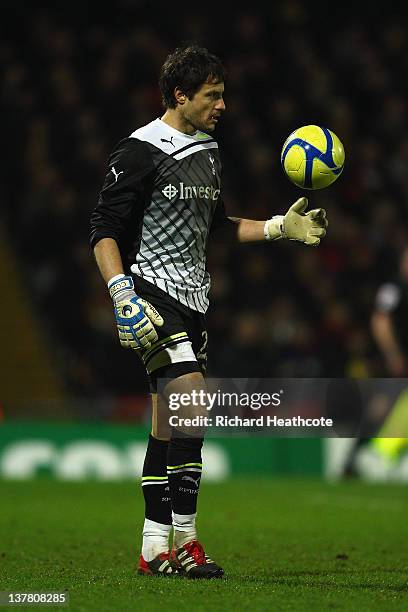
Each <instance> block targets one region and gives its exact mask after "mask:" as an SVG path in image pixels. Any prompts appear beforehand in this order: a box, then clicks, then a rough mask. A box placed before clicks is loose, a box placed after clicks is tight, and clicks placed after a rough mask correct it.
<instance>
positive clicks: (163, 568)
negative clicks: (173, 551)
mask: <svg viewBox="0 0 408 612" xmlns="http://www.w3.org/2000/svg"><path fill="white" fill-rule="evenodd" d="M137 573H138V574H142V575H144V576H175V575H177V574H178V571H177V569H176V568H175V567H173V566H172V565H171V563H170V553H169V552H163V553H160V555H157V557H155V558H154V559H153V560H152V561H145V560H144V559H143V555H140V560H139V567H138V568H137Z"/></svg>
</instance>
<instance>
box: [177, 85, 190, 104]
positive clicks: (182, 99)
mask: <svg viewBox="0 0 408 612" xmlns="http://www.w3.org/2000/svg"><path fill="white" fill-rule="evenodd" d="M174 97H175V99H176V102H177V103H178V104H184V102H185V101H186V99H187V96H186V94H185V93H183V92H182V91H181V89H179V88H178V87H176V89H175V90H174Z"/></svg>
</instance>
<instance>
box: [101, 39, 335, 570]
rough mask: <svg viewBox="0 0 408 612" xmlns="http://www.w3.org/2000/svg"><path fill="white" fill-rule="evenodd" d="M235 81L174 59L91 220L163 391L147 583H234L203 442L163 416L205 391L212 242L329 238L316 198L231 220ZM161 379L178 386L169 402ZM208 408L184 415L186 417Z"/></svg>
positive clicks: (118, 156)
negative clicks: (230, 106)
mask: <svg viewBox="0 0 408 612" xmlns="http://www.w3.org/2000/svg"><path fill="white" fill-rule="evenodd" d="M224 81H225V70H224V67H223V66H222V64H221V62H220V60H219V59H218V58H217V57H216V56H214V55H212V54H210V53H209V52H208V51H207V50H206V49H204V48H201V47H198V46H196V45H190V46H185V47H182V48H178V49H176V50H175V51H174V53H172V54H170V55H169V57H168V58H167V60H166V61H165V63H164V65H163V66H162V69H161V74H160V80H159V86H160V90H161V94H162V99H163V105H164V109H165V110H164V114H163V116H162V117H161V118H158V119H155V120H153V121H152V122H150V123H148V124H147V125H145V126H143V127H140V128H138V129H137V130H135V131H134V132H133V133H132V134H131V135H130V136H129V137H128V138H125V139H123V140H122V141H121V142H119V144H118V145H117V146H116V148H115V149H114V150H113V152H112V154H111V156H110V158H109V162H108V169H107V174H106V179H105V182H104V185H103V187H102V190H101V192H100V197H99V201H98V204H97V206H96V207H95V209H94V211H93V213H92V217H91V246H92V248H93V249H94V254H95V258H96V261H97V264H98V267H99V270H100V272H101V274H102V276H103V278H104V280H105V281H106V283H107V286H108V290H109V293H110V295H111V297H112V300H113V307H114V312H115V317H116V323H117V328H118V334H119V340H120V342H121V345H122V346H123V347H125V348H129V349H131V350H134V351H135V352H136V354H137V355H138V356H139V357H140V358H141V359H142V360H143V363H144V365H145V368H146V372H147V375H148V377H149V383H150V387H151V392H152V432H151V435H150V436H149V441H148V446H147V451H146V457H145V462H144V467H143V476H142V489H143V494H144V499H145V520H144V526H143V540H142V551H141V555H140V561H139V572H140V573H142V574H149V575H151V574H162V575H168V576H171V575H174V574H182V575H183V576H186V577H189V578H217V577H220V576H222V575H223V573H224V572H223V570H222V568H221V567H220V566H219V565H218V564H217V563H215V562H214V561H212V560H211V559H210V558H209V556H208V555H207V554H206V553H205V552H204V548H203V546H202V544H201V543H200V541H199V539H198V535H197V530H196V522H195V521H196V509H197V497H198V492H199V486H200V479H201V472H202V459H201V450H202V445H203V437H202V436H201V435H198V436H197V435H192V433H190V432H188V431H183V430H176V429H175V428H170V427H169V423H168V420H167V421H166V418H163V416H162V415H163V414H164V413H165V410H166V402H167V399H168V396H169V394H170V393H186V392H190V391H193V390H195V391H198V392H200V391H201V390H204V389H205V379H204V376H205V371H206V361H207V342H208V337H207V330H206V325H205V312H206V310H207V307H208V293H209V287H210V278H209V274H208V272H207V270H206V249H207V243H208V240H209V239H211V236H212V234H213V232H214V231H215V230H217V229H219V228H223V227H224V228H229V231H231V232H232V233H233V234H234V235H235V236H236V239H237V240H238V241H239V242H242V243H245V242H257V241H262V240H267V241H270V242H274V241H275V240H279V239H289V240H296V241H299V242H303V243H304V244H306V245H308V246H317V245H318V244H319V243H320V240H321V238H323V237H324V236H325V234H326V226H327V221H326V215H325V212H324V211H323V210H322V209H317V210H311V211H308V212H307V210H306V209H307V204H308V202H307V199H306V198H300V199H299V200H297V201H296V202H295V203H294V204H293V205H292V206H291V207H290V208H289V209H288V211H287V212H286V214H285V215H277V216H274V217H272V218H271V219H268V220H266V221H265V220H250V219H238V218H231V217H227V216H226V214H225V209H224V203H223V198H222V192H221V161H220V156H219V152H218V145H217V142H216V141H215V140H214V138H213V137H212V134H213V132H214V130H215V127H216V125H217V123H218V122H219V120H220V119H221V116H222V114H223V113H224V111H225V103H224V98H223V95H224ZM160 379H166V380H168V381H169V382H168V383H167V384H166V386H165V388H164V389H162V390H161V392H160V393H158V381H159V380H160ZM200 409H201V410H204V407H201V408H198V409H197V407H196V406H193V405H191V406H184V414H186V415H189V416H194V415H195V414H197V410H198V411H200ZM172 531H173V546H172V548H171V544H170V542H169V538H170V535H171V532H172Z"/></svg>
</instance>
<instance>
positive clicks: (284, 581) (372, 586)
mask: <svg viewBox="0 0 408 612" xmlns="http://www.w3.org/2000/svg"><path fill="white" fill-rule="evenodd" d="M380 571H382V572H383V571H384V572H386V571H387V570H380ZM387 573H399V574H401V575H404V576H405V572H403V571H402V570H401V571H398V570H388V572H387ZM333 574H335V575H339V576H342V577H344V578H349V579H352V578H353V577H355V576H356V574H360V572H351V571H347V570H346V571H345V570H340V569H339V570H334V571H330V572H323V571H299V572H297V571H289V572H272V573H271V575H270V576H248V575H243V574H240V575H235V576H234V578H235V579H237V580H239V581H241V582H244V583H245V582H246V583H255V584H264V585H267V584H271V585H272V584H275V585H276V584H280V585H285V586H291V587H296V586H303V587H304V586H308V587H309V588H319V589H320V588H323V589H327V588H329V589H333V588H335V589H336V588H338V589H346V590H349V591H359V590H369V591H387V592H389V593H408V585H388V586H387V585H385V584H384V583H383V582H382V583H375V582H368V581H367V582H362V581H360V582H355V583H353V584H348V583H347V582H345V581H341V582H338V583H335V584H333V581H332V580H330V577H331V576H333ZM307 577H310V578H327V580H313V581H310V582H307V583H306V582H305V581H304V580H301V579H302V578H307ZM227 578H228V576H227ZM231 578H232V576H231Z"/></svg>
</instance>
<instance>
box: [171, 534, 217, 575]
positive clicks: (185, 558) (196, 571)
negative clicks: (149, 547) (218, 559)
mask: <svg viewBox="0 0 408 612" xmlns="http://www.w3.org/2000/svg"><path fill="white" fill-rule="evenodd" d="M171 562H172V564H173V566H175V567H176V568H177V569H178V571H179V574H181V575H185V576H187V577H188V578H207V579H208V578H221V576H223V575H224V570H223V569H222V567H220V566H219V565H217V564H216V563H214V561H213V560H212V559H210V557H209V556H208V555H206V554H205V552H204V548H203V547H202V545H201V544H200V542H198V541H197V540H192V541H191V542H187V543H186V544H183V546H181V547H180V548H177V549H173V551H172V553H171Z"/></svg>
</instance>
